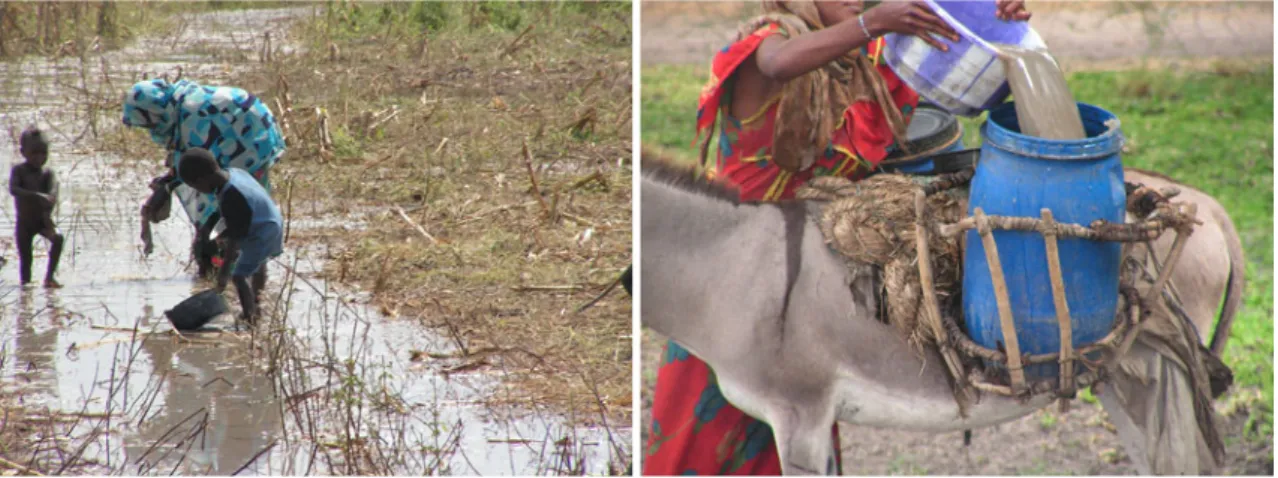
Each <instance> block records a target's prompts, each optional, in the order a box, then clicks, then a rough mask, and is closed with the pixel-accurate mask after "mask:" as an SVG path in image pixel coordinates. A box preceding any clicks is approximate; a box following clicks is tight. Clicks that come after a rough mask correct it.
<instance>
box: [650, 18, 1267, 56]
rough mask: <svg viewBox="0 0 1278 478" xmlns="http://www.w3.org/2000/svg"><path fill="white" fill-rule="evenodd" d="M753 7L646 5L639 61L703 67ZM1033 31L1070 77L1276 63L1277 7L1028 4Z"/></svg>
mask: <svg viewBox="0 0 1278 478" xmlns="http://www.w3.org/2000/svg"><path fill="white" fill-rule="evenodd" d="M755 5H756V4H755V3H754V2H696V3H688V2H646V3H644V4H643V7H642V9H641V10H642V13H641V14H642V15H643V16H642V18H641V22H642V28H643V37H642V45H641V48H642V55H643V56H642V61H643V64H644V65H650V64H662V63H666V64H669V63H677V64H687V63H706V62H708V61H709V58H710V56H711V54H712V53H713V52H714V51H715V50H717V49H718V48H721V47H723V45H725V44H727V42H729V41H731V40H732V38H733V36H734V35H735V32H736V29H737V25H738V23H739V22H740V21H741V20H744V19H746V18H749V17H750V16H751V15H754V14H755V13H756V7H755ZM1029 8H1030V10H1031V11H1032V12H1033V13H1034V15H1035V16H1034V18H1033V19H1031V21H1030V22H1031V24H1032V25H1033V26H1034V29H1035V30H1037V31H1038V32H1039V34H1040V35H1042V36H1043V39H1044V40H1045V41H1046V42H1047V44H1048V45H1049V46H1050V47H1051V48H1052V53H1053V54H1054V55H1055V56H1056V57H1057V58H1058V59H1059V60H1060V61H1061V63H1062V66H1063V67H1064V68H1065V69H1067V70H1084V69H1114V68H1128V67H1139V66H1149V65H1150V64H1154V65H1159V66H1162V65H1166V64H1175V65H1190V66H1193V65H1199V64H1203V63H1204V60H1205V59H1207V60H1209V62H1214V61H1217V60H1228V61H1246V60H1253V59H1262V58H1263V59H1266V61H1269V60H1270V59H1272V58H1273V52H1274V50H1273V45H1274V28H1273V22H1274V6H1273V3H1267V2H1266V3H1261V2H1174V3H1169V2H1030V4H1029Z"/></svg>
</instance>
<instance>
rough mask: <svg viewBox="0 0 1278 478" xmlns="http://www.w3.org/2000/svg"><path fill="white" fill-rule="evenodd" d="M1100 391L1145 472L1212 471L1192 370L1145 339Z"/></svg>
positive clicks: (1134, 346) (1121, 436) (1130, 452)
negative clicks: (1199, 414)
mask: <svg viewBox="0 0 1278 478" xmlns="http://www.w3.org/2000/svg"><path fill="white" fill-rule="evenodd" d="M1106 385H1107V386H1106V387H1105V390H1104V391H1103V392H1102V393H1101V394H1100V397H1099V398H1100V401H1101V405H1103V406H1104V407H1105V412H1106V413H1108V414H1109V418H1110V421H1111V422H1113V423H1114V427H1115V428H1117V429H1118V437H1119V440H1120V441H1121V442H1122V443H1123V448H1125V449H1126V450H1127V453H1128V455H1130V456H1131V458H1132V462H1133V463H1134V464H1135V465H1136V470H1137V472H1138V473H1140V474H1142V475H1148V474H1157V475H1186V474H1188V475H1198V474H1211V473H1214V472H1215V471H1216V470H1215V469H1214V468H1215V466H1214V465H1215V462H1214V460H1213V458H1212V456H1211V452H1210V450H1208V448H1207V445H1206V441H1205V440H1204V438H1203V436H1202V432H1201V431H1199V429H1198V421H1197V418H1196V416H1195V415H1194V393H1193V389H1192V387H1191V385H1190V381H1189V374H1188V372H1187V371H1186V370H1184V369H1183V368H1181V367H1180V364H1178V363H1176V362H1175V361H1173V360H1169V359H1167V358H1165V357H1163V356H1162V355H1160V354H1159V352H1158V351H1157V350H1155V349H1154V348H1153V347H1150V346H1148V345H1145V344H1143V343H1141V342H1140V341H1137V342H1136V343H1134V344H1132V348H1131V350H1130V351H1129V352H1128V355H1127V356H1126V357H1124V358H1123V359H1122V360H1120V361H1119V363H1118V364H1117V366H1116V367H1114V373H1113V377H1112V378H1111V381H1110V383H1108V384H1106Z"/></svg>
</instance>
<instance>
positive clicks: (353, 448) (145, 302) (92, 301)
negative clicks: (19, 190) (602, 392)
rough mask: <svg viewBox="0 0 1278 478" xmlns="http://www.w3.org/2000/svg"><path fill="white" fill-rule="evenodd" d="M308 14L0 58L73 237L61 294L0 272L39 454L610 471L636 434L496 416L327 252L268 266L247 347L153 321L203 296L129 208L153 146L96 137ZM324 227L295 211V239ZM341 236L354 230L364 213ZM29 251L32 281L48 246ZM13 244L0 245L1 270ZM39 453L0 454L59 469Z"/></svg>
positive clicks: (188, 469)
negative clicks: (344, 281) (122, 106)
mask: <svg viewBox="0 0 1278 478" xmlns="http://www.w3.org/2000/svg"><path fill="white" fill-rule="evenodd" d="M310 12H311V11H310V10H309V9H287V10H254V11H253V12H252V13H245V12H218V13H209V14H200V15H195V16H191V17H188V18H186V19H185V21H186V27H185V28H182V29H180V31H179V32H178V33H177V34H175V35H171V36H167V37H165V38H164V39H163V41H157V40H155V39H143V40H140V41H139V42H138V44H137V45H136V46H132V47H128V48H125V49H124V50H122V51H117V52H112V53H109V54H105V55H102V56H101V57H97V56H90V57H88V58H87V59H86V61H83V62H81V60H79V59H75V58H71V59H61V60H48V59H41V58H33V59H27V60H23V61H19V62H13V63H2V64H0V79H2V82H0V128H3V129H6V130H9V131H14V130H15V129H17V130H19V131H20V128H21V127H23V126H25V125H27V124H30V123H37V124H39V125H40V126H42V127H45V128H47V129H49V130H50V131H51V132H52V134H51V136H52V139H53V146H52V151H51V157H50V161H49V165H50V167H52V168H53V169H54V170H55V171H56V172H57V174H59V175H60V177H61V180H62V198H61V204H60V206H59V209H58V211H57V214H56V220H57V222H58V225H59V227H60V228H61V230H62V231H63V233H64V234H65V235H66V236H67V245H66V252H64V255H63V259H62V267H61V269H60V271H59V278H60V279H61V281H62V283H63V284H64V285H65V288H64V289H60V290H42V289H22V288H19V287H18V286H17V270H16V269H17V268H16V263H15V262H14V261H13V260H10V262H9V265H7V266H4V267H3V268H2V269H0V388H3V389H4V390H6V391H10V392H17V393H19V394H20V396H21V397H22V400H23V403H22V404H23V406H24V407H23V408H24V409H25V410H26V411H27V412H28V414H30V415H40V416H48V417H50V418H51V420H52V421H53V422H56V423H57V424H58V427H57V428H56V430H57V431H58V434H60V435H61V434H65V437H54V436H52V432H50V431H40V432H36V435H37V436H34V437H32V441H33V442H34V443H37V444H38V443H42V442H51V441H53V440H62V441H64V442H70V444H71V446H70V447H69V448H71V449H72V450H83V452H82V453H80V454H79V455H80V456H81V457H82V464H84V465H86V466H87V467H86V468H81V469H78V470H83V471H84V472H87V473H90V474H139V475H152V474H170V473H178V474H219V475H228V474H232V473H235V472H237V471H238V470H241V468H243V471H242V472H241V473H248V474H275V475H278V474H296V475H301V474H352V473H357V472H363V473H374V472H376V473H383V474H387V473H393V474H425V473H431V474H448V473H453V474H485V475H487V474H541V473H560V472H565V471H567V470H568V469H581V470H584V471H586V472H589V473H602V472H605V471H606V466H607V465H608V463H609V461H610V460H614V459H616V458H618V455H627V456H628V455H629V453H630V452H629V450H628V449H629V438H628V437H629V430H628V429H625V428H621V429H614V430H612V431H611V432H610V431H608V430H604V429H601V428H585V427H574V426H571V425H570V422H569V420H567V419H566V418H565V417H562V416H558V415H555V414H553V413H550V412H547V411H544V410H537V409H531V408H529V407H528V406H521V407H518V408H516V407H511V406H504V405H494V404H493V402H501V401H502V398H503V397H504V395H505V394H504V393H503V385H501V382H500V381H499V380H498V379H497V377H494V376H493V375H492V374H490V373H486V372H472V373H454V374H451V375H445V374H442V373H439V372H440V370H441V369H443V368H447V367H449V366H451V365H455V363H449V362H448V361H447V360H441V361H437V362H428V363H419V362H412V361H410V360H409V351H422V352H426V353H437V354H449V353H453V352H455V349H456V348H457V347H456V345H455V343H454V342H452V341H449V340H445V339H443V338H442V337H440V336H437V335H435V334H433V333H431V332H430V331H429V330H427V329H425V328H423V327H422V326H420V325H418V324H417V323H416V322H415V321H411V320H403V319H389V318H386V317H383V316H381V315H379V314H378V313H377V311H376V310H374V309H373V308H371V307H370V306H366V305H364V304H366V303H367V302H368V297H367V296H366V295H365V294H362V293H359V292H358V291H350V290H342V289H340V288H338V287H335V286H330V285H328V284H325V283H324V282H323V281H322V280H320V279H318V278H317V274H316V271H318V270H319V268H320V267H321V266H322V265H323V262H322V258H323V257H325V256H326V254H327V251H326V250H324V247H323V245H322V244H318V243H314V244H295V243H290V244H286V246H285V248H286V254H285V255H284V256H283V257H281V258H279V259H278V260H277V261H276V262H275V263H273V264H272V265H271V267H272V271H273V275H272V282H271V283H270V285H269V286H268V289H267V292H268V294H267V295H268V296H269V297H268V298H267V303H265V304H264V305H263V306H264V308H266V310H273V313H268V315H271V316H273V317H274V321H273V322H270V323H268V324H265V325H264V326H263V327H262V328H261V329H260V330H259V333H258V335H257V336H256V337H253V336H249V335H247V334H235V333H216V332H215V333H205V334H188V335H185V336H179V335H176V334H174V333H173V332H172V330H171V329H172V327H171V326H170V324H169V323H168V322H167V320H166V319H164V317H163V315H162V311H163V310H164V309H166V308H169V307H172V306H173V305H175V304H176V303H178V302H179V301H181V300H182V299H184V298H186V297H188V296H189V295H191V294H192V293H193V292H195V291H197V290H201V289H202V288H206V287H207V286H208V284H202V283H200V282H198V281H196V280H194V279H193V277H192V276H193V268H192V266H191V265H190V264H189V263H188V246H189V244H190V241H191V238H192V231H191V229H190V226H189V225H188V223H187V222H186V218H185V217H184V214H183V213H182V212H181V211H180V210H175V211H174V212H173V215H172V217H171V218H170V219H169V220H167V221H165V222H162V223H159V224H156V225H154V231H153V232H154V238H155V252H154V253H153V254H151V255H150V256H149V257H144V256H143V254H142V252H141V241H140V240H139V233H140V223H139V220H138V207H139V205H140V204H141V201H143V200H144V199H145V198H146V196H147V194H148V192H149V191H148V189H147V187H146V185H147V181H148V179H149V178H150V177H151V176H152V175H154V174H156V173H157V172H158V171H159V169H160V167H159V163H160V157H161V151H160V150H159V149H158V147H157V148H155V149H154V155H155V157H154V158H129V160H125V159H124V158H118V157H113V156H111V155H107V154H102V153H99V152H96V151H95V150H94V149H93V145H94V140H93V136H94V134H95V131H97V132H103V131H106V130H107V129H108V128H115V127H118V126H117V125H118V122H119V118H118V114H119V110H118V108H119V107H118V104H119V103H118V98H119V97H120V95H121V94H122V93H123V92H124V91H125V89H126V88H127V86H128V85H129V84H131V82H133V81H136V80H138V79H140V78H141V77H142V75H144V74H145V75H147V76H149V77H155V76H159V75H161V74H166V73H167V74H168V75H169V76H170V78H172V77H173V76H174V75H175V74H176V72H177V69H178V68H181V69H182V70H183V75H184V76H185V77H187V78H192V79H195V80H197V81H203V82H207V83H210V84H234V80H233V78H235V75H236V74H237V73H239V72H242V71H243V69H242V68H243V67H242V66H233V65H245V64H247V63H248V62H249V61H251V59H254V58H256V51H257V49H258V48H260V47H261V37H260V36H255V35H254V34H250V33H247V32H261V31H264V30H267V29H269V30H272V31H273V32H275V34H274V35H273V37H274V38H276V39H277V40H276V41H277V43H280V44H281V52H282V53H285V54H286V53H288V51H289V46H288V45H287V44H286V43H283V42H279V40H278V38H280V36H281V35H279V33H280V32H283V31H284V29H285V27H286V26H287V25H288V24H289V23H290V22H292V21H293V20H295V19H296V18H298V17H299V15H307V14H310ZM93 104H97V105H98V106H99V107H100V108H101V109H102V111H101V115H95V114H94V113H95V111H96V110H97V108H95V107H94V106H91V105H93ZM14 139H15V135H13V134H9V135H0V168H4V170H7V169H8V168H9V167H10V166H11V165H12V164H15V162H16V161H20V160H21V159H20V157H19V156H18V154H17V148H16V146H15V145H14V144H13V140H14ZM137 140H138V141H149V140H148V139H146V138H145V136H144V135H139V136H137ZM138 159H154V161H137V160H138ZM289 159H290V158H289V157H287V156H286V158H285V161H288V160H289ZM6 202H7V200H6ZM175 209H177V208H175ZM12 219H13V216H12V212H11V211H10V208H8V207H4V208H0V230H5V231H11V230H12V226H13V222H12ZM324 222H325V220H324V219H322V218H305V217H297V218H293V219H292V224H291V227H293V228H295V229H302V228H305V227H308V225H320V224H323V223H324ZM343 222H344V223H345V224H344V226H346V227H353V228H358V227H361V225H360V224H359V222H358V218H354V219H351V220H349V221H345V220H344V221H343ZM38 243H39V245H38V246H37V248H36V251H37V256H36V266H35V271H36V272H37V273H40V272H42V271H43V266H44V254H45V253H46V251H47V245H46V244H45V243H43V242H40V241H38ZM11 244H12V239H11V236H9V235H8V234H7V233H6V234H4V235H0V253H3V254H4V255H5V256H6V257H9V258H12V257H13V254H12V252H11V251H12V250H13V248H12V246H11ZM286 269H287V270H290V271H291V272H289V273H285V270H286ZM233 303H234V301H233ZM230 322H231V321H230V318H229V317H224V318H220V319H218V320H217V321H215V322H214V323H213V325H215V326H221V327H227V326H229V325H230ZM81 447H83V448H81ZM33 448H34V449H35V450H33V454H32V455H28V456H21V457H15V456H9V457H7V458H8V459H10V460H12V461H18V462H22V463H28V462H31V461H33V460H34V461H35V462H37V463H40V462H42V461H44V462H52V463H56V462H60V461H65V459H66V457H65V456H63V457H58V456H56V455H57V453H58V452H56V451H55V450H54V449H53V448H50V447H45V446H34V447H33ZM62 448H68V447H62ZM64 451H65V450H64Z"/></svg>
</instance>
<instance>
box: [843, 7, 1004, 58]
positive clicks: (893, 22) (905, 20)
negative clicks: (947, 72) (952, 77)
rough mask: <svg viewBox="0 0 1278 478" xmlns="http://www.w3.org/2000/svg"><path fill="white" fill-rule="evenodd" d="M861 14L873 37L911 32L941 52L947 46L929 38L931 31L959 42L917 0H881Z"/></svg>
mask: <svg viewBox="0 0 1278 478" xmlns="http://www.w3.org/2000/svg"><path fill="white" fill-rule="evenodd" d="M1000 1H1005V0H1000ZM862 17H863V18H864V20H865V28H866V29H867V30H869V31H870V34H871V35H873V36H875V37H878V36H880V35H883V34H884V33H902V34H906V35H914V36H916V37H919V38H921V39H922V40H923V41H925V42H927V43H928V44H930V45H932V46H934V47H936V48H937V49H938V50H941V51H948V50H949V49H950V47H949V45H946V44H944V43H941V42H940V41H939V40H937V39H936V38H933V37H932V34H937V35H940V36H942V37H945V38H949V39H950V40H951V41H959V35H958V33H957V32H955V31H954V29H953V28H950V26H949V24H946V23H945V20H941V17H938V16H937V15H936V13H933V12H932V9H931V8H929V7H928V6H927V4H926V3H924V2H922V1H921V0H913V1H908V2H901V1H892V2H883V3H880V4H878V5H877V6H875V7H874V8H871V9H869V10H867V11H866V12H865V14H864V15H863V16H862Z"/></svg>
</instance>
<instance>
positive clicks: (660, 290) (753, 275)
mask: <svg viewBox="0 0 1278 478" xmlns="http://www.w3.org/2000/svg"><path fill="white" fill-rule="evenodd" d="M640 205H641V206H640V207H641V211H642V218H641V236H640V240H641V241H642V244H641V250H642V251H643V254H642V256H641V258H642V268H641V274H642V275H643V278H642V282H641V284H642V286H641V287H643V289H642V293H641V294H640V300H641V301H642V302H641V303H642V306H641V307H642V309H641V310H642V314H643V317H642V320H643V321H644V325H646V326H648V327H650V328H652V329H653V330H655V331H657V332H659V333H661V334H663V335H666V336H669V337H680V342H681V343H682V344H683V345H684V346H686V347H688V348H690V349H693V351H694V352H698V350H697V349H698V348H701V347H704V345H701V344H708V343H714V342H721V341H722V339H723V336H722V328H723V327H722V326H720V327H714V328H709V327H706V326H705V324H700V323H697V320H696V318H697V317H704V316H705V315H704V313H703V312H704V310H703V309H704V308H706V307H713V305H711V304H714V303H716V302H718V301H720V300H723V301H734V302H736V303H735V304H732V305H733V306H734V307H745V306H748V307H751V308H755V309H756V310H757V308H764V309H768V310H771V309H775V311H776V316H778V317H779V316H781V309H782V307H783V306H784V304H783V303H782V302H780V301H776V300H773V294H771V293H763V292H764V291H768V292H770V291H776V290H781V289H783V288H785V287H786V270H787V256H786V227H785V224H786V223H787V219H786V217H787V215H789V216H790V217H791V218H793V217H794V216H795V214H796V213H797V214H798V215H799V216H800V217H801V214H802V208H803V206H802V205H801V204H798V203H794V204H781V205H778V204H758V203H746V204H740V203H738V202H736V201H732V200H729V199H726V198H724V197H720V196H716V195H714V194H706V193H704V192H701V191H690V190H687V189H685V188H682V187H680V186H677V185H671V184H668V183H665V182H662V181H659V180H652V179H650V178H647V177H645V178H644V179H643V182H642V184H641V188H640ZM793 220H794V219H790V221H793ZM745 277H749V278H750V280H748V281H742V280H740V279H741V278H745ZM728 278H730V279H728ZM729 284H731V288H730V289H725V288H726V287H729ZM739 284H747V287H749V288H750V289H754V290H756V291H758V292H759V293H754V292H752V291H751V290H738V289H736V287H738V285H739ZM742 296H745V297H749V298H750V299H758V302H751V301H750V300H746V301H742V300H741V299H740V298H741V297H742ZM649 298H652V299H654V300H648V299H649ZM754 316H757V315H754V314H744V315H742V316H741V317H740V320H741V323H739V324H736V325H740V326H741V327H745V328H754V327H757V326H758V324H756V323H747V321H748V319H749V317H754ZM727 325H728V326H729V327H731V325H732V324H727ZM703 351H704V350H703Z"/></svg>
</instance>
